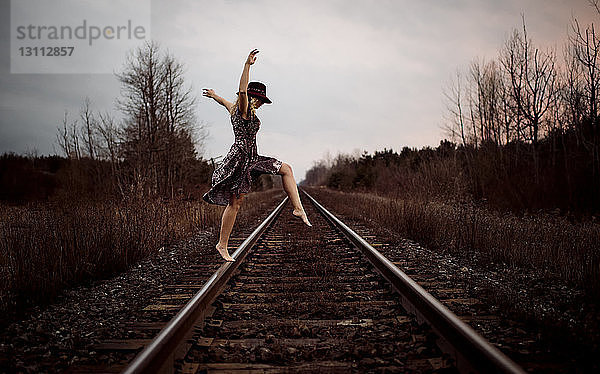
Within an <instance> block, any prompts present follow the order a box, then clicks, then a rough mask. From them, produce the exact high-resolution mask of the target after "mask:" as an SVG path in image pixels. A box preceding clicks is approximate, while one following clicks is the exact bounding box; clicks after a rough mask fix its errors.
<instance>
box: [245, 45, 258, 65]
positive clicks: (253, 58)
mask: <svg viewBox="0 0 600 374" xmlns="http://www.w3.org/2000/svg"><path fill="white" fill-rule="evenodd" d="M257 53H258V49H256V48H254V49H253V50H252V51H250V54H249V55H248V58H247V59H246V64H247V65H252V64H254V61H256V54H257Z"/></svg>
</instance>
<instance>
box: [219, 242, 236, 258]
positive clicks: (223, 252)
mask: <svg viewBox="0 0 600 374" xmlns="http://www.w3.org/2000/svg"><path fill="white" fill-rule="evenodd" d="M215 248H217V251H219V253H220V254H221V256H222V257H223V258H224V259H225V260H226V261H235V259H234V258H233V257H231V256H230V255H229V252H228V251H227V247H224V248H222V247H220V246H219V243H217V245H215Z"/></svg>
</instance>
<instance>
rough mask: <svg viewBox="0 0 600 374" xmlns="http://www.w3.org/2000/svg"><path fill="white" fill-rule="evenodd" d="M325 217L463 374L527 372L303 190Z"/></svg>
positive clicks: (521, 373) (522, 373)
mask: <svg viewBox="0 0 600 374" xmlns="http://www.w3.org/2000/svg"><path fill="white" fill-rule="evenodd" d="M300 190H301V191H302V192H303V193H304V194H305V195H306V196H307V197H308V198H309V199H310V200H311V202H312V203H313V204H314V205H315V207H317V209H318V210H319V211H320V212H321V213H322V214H323V216H325V217H326V219H327V220H328V221H329V222H330V223H332V224H333V226H334V227H337V228H338V229H339V230H340V231H341V232H342V233H343V234H344V236H346V237H347V238H348V239H349V240H350V241H351V242H352V243H354V245H355V246H356V247H357V248H358V249H360V250H361V252H362V253H363V254H365V256H366V257H367V259H368V260H369V261H370V262H371V264H372V265H373V266H374V267H375V269H377V271H378V272H379V273H380V274H381V275H382V276H383V277H384V278H385V279H387V280H388V281H389V282H390V283H391V284H392V286H393V287H394V288H395V290H396V291H397V292H398V295H399V296H400V302H401V304H402V306H403V307H404V308H405V309H406V310H407V311H409V312H412V313H414V314H415V315H416V316H417V318H418V319H419V320H420V321H426V322H427V323H428V324H429V325H430V326H431V327H432V328H433V330H434V331H436V332H437V333H438V335H439V336H440V337H441V340H440V341H438V345H439V346H440V348H441V349H442V350H443V351H444V352H446V353H448V354H450V355H451V356H452V357H453V358H454V360H455V363H456V367H457V368H458V370H459V371H460V372H462V373H472V372H475V373H520V374H524V373H525V371H524V370H523V369H522V368H521V367H520V366H519V365H518V364H517V363H515V362H514V361H513V360H511V359H510V358H509V357H507V356H506V355H505V354H504V353H502V352H501V351H500V350H499V349H498V348H496V347H494V346H493V345H492V344H490V343H489V342H488V341H486V340H485V339H484V338H483V337H482V336H481V335H479V334H478V333H477V332H476V331H475V330H473V328H471V327H470V326H469V325H467V324H466V323H464V322H463V321H461V320H460V318H458V317H457V316H456V315H455V314H454V313H452V312H451V311H450V310H449V309H448V308H446V307H445V306H444V305H443V304H442V303H441V302H439V301H438V300H437V299H435V298H434V297H433V296H431V294H429V293H428V292H427V291H425V290H424V289H423V288H422V287H421V286H420V285H419V284H417V283H416V282H415V281H413V280H412V279H411V278H410V277H409V276H408V275H406V274H405V273H404V272H403V271H402V270H400V269H399V268H398V267H397V266H396V265H394V264H393V263H392V262H390V261H389V260H388V259H387V258H385V257H384V256H383V255H382V254H381V253H379V251H377V250H376V249H374V248H373V247H372V246H371V245H370V244H369V243H368V242H367V241H366V240H364V239H363V238H362V237H360V236H359V235H358V234H357V233H355V232H354V231H353V230H352V229H350V228H349V227H348V226H347V225H345V224H344V223H343V222H342V221H340V220H339V219H338V218H337V217H335V216H334V215H333V214H331V213H330V212H329V211H328V210H327V209H325V208H324V207H323V206H322V205H321V204H319V203H318V202H317V201H316V200H315V199H314V198H313V197H312V196H310V195H309V194H308V193H307V192H306V191H305V190H304V189H300Z"/></svg>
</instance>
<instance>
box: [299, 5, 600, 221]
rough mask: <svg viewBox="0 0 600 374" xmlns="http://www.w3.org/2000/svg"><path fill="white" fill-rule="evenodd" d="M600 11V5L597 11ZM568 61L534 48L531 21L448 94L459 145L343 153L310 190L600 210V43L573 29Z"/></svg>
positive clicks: (324, 165) (587, 30)
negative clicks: (326, 188) (352, 154)
mask: <svg viewBox="0 0 600 374" xmlns="http://www.w3.org/2000/svg"><path fill="white" fill-rule="evenodd" d="M594 4H595V3H594ZM564 50H565V54H564V63H559V61H557V55H556V53H555V52H553V51H552V50H550V49H548V50H542V49H540V48H538V47H536V46H534V44H533V42H532V41H531V39H530V37H529V36H528V34H527V29H526V27H525V20H524V19H523V27H522V29H521V30H516V29H515V30H513V32H512V34H511V36H510V37H509V38H508V39H507V40H506V42H505V43H504V45H503V47H502V48H501V50H500V52H499V54H498V57H497V59H495V60H491V61H481V60H479V59H474V60H473V62H472V63H471V64H470V66H469V67H468V69H467V73H466V74H463V73H460V72H459V73H457V79H456V80H454V81H453V82H452V84H451V85H450V87H449V88H448V89H447V90H446V92H445V96H446V98H447V104H448V113H449V119H448V122H447V128H446V129H447V131H448V134H449V135H450V137H451V141H448V140H444V141H442V142H441V143H440V146H439V147H437V148H435V149H434V148H430V147H425V148H423V149H420V150H417V149H409V148H404V149H403V150H402V151H401V152H400V154H397V153H395V152H393V151H392V150H384V151H383V152H375V153H374V154H373V155H369V154H363V155H362V156H360V157H350V156H347V155H340V156H339V157H338V158H337V159H335V160H333V161H321V162H320V163H318V164H316V165H315V166H314V167H313V168H312V169H311V170H309V171H308V173H307V180H306V182H307V183H308V184H313V185H327V186H330V187H334V188H341V189H367V190H371V189H374V190H378V191H380V192H384V193H390V192H393V193H394V194H396V195H401V196H415V195H417V196H443V197H449V196H453V197H459V198H463V197H466V196H471V197H473V198H475V199H486V200H487V201H488V202H490V203H491V204H493V205H495V206H499V207H503V208H508V209H512V210H515V211H523V210H535V209H548V208H559V209H563V210H568V211H572V212H583V213H596V212H598V211H599V210H600V120H599V118H598V105H599V100H600V99H599V97H600V63H599V59H600V38H599V37H598V36H597V35H596V33H595V28H594V25H593V24H590V25H588V26H586V27H582V26H580V25H579V23H578V21H577V20H576V19H574V20H573V21H572V25H571V30H570V32H569V39H568V42H567V45H566V46H565V48H564Z"/></svg>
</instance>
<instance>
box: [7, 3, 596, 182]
mask: <svg viewBox="0 0 600 374" xmlns="http://www.w3.org/2000/svg"><path fill="white" fill-rule="evenodd" d="M19 1H25V0H19ZM90 3H92V2H90ZM0 4H1V6H0V17H2V18H1V22H0V28H1V32H0V34H1V41H0V43H1V44H0V48H1V50H2V51H3V53H2V55H1V56H0V87H1V88H0V153H3V152H8V151H14V152H17V153H22V152H26V151H34V150H36V151H37V152H38V153H39V154H53V153H55V152H56V151H58V148H57V146H56V144H55V134H56V127H57V125H58V124H60V122H61V121H62V118H63V116H64V111H65V110H67V111H68V112H69V113H70V116H71V117H72V118H75V117H76V116H77V115H78V111H79V108H80V106H81V102H82V100H83V98H84V97H85V96H88V97H89V98H90V99H91V100H92V105H93V109H94V110H95V111H103V112H104V111H107V110H108V111H111V112H114V114H115V116H117V117H119V116H120V115H119V113H118V111H117V109H116V107H115V100H116V98H117V97H119V95H120V86H119V83H118V81H117V80H116V78H115V77H114V75H111V74H11V69H10V52H9V51H10V35H11V22H10V18H11V16H10V15H11V12H10V1H7V0H1V3H0ZM94 7H96V8H98V7H105V9H104V10H103V11H104V12H105V14H110V12H117V13H119V14H120V15H122V13H124V12H123V11H121V12H118V11H117V10H115V7H114V5H113V4H111V2H110V1H104V2H94ZM117 13H115V14H117ZM521 13H524V14H525V18H526V22H527V27H528V31H529V34H530V36H531V37H532V38H533V41H534V43H536V45H538V46H541V47H543V48H555V49H556V50H557V52H558V53H559V54H560V53H561V51H562V48H563V45H564V42H565V39H566V37H567V30H568V28H569V22H570V19H571V17H572V16H575V17H577V19H578V20H579V21H580V22H581V23H584V24H587V23H589V22H592V21H593V22H595V23H597V21H598V19H599V18H600V17H599V16H598V15H596V14H595V13H594V12H593V9H592V8H590V6H589V5H588V2H587V0H504V1H496V0H485V1H484V0H444V1H442V0H438V1H433V0H420V1H414V0H412V1H404V0H395V1H383V0H382V1H359V0H350V1H348V0H344V1H341V0H340V1H337V0H336V1H328V0H319V1H316V0H314V1H294V2H290V1H270V0H263V1H247V0H244V1H240V0H228V1H214V0H211V1H196V0H187V1H183V0H175V1H172V0H170V1H167V0H163V1H159V0H153V1H151V11H150V16H151V20H150V25H151V37H152V39H154V40H156V41H158V42H159V43H160V45H161V46H162V47H163V49H168V50H169V51H170V52H171V53H172V54H173V55H174V56H175V57H176V58H177V59H178V60H179V61H181V62H182V63H183V64H184V65H185V66H186V75H185V76H186V80H187V82H188V84H189V85H190V86H191V87H192V90H193V92H194V94H195V95H196V96H197V99H198V101H197V105H196V111H197V117H198V119H199V121H200V122H201V124H203V125H204V126H205V127H206V128H207V130H208V132H209V138H208V139H207V140H206V143H205V145H204V149H203V153H202V156H203V157H205V158H210V157H216V156H224V155H225V154H226V152H227V150H228V149H229V147H230V145H231V143H232V142H233V133H232V130H231V123H230V121H229V116H228V113H227V112H226V110H225V109H224V108H223V107H221V106H220V105H218V104H217V103H216V102H214V101H213V100H211V99H208V98H206V97H203V96H202V94H201V93H202V88H205V87H207V88H213V89H215V91H216V92H217V93H218V94H219V95H221V96H223V97H225V98H226V99H228V100H230V101H233V100H234V99H235V97H236V95H235V92H236V91H237V86H238V84H239V78H240V75H241V72H242V68H243V64H244V61H245V60H246V57H247V55H248V53H249V52H250V51H251V50H252V49H253V48H257V49H259V51H260V52H259V54H258V55H257V56H258V58H257V61H256V63H255V64H254V65H253V66H252V68H251V71H250V80H259V81H262V82H264V83H266V85H267V95H268V96H269V97H270V98H271V100H272V101H273V104H271V105H263V107H262V108H261V109H260V110H259V112H258V115H259V117H260V118H261V121H262V126H261V130H260V132H259V133H258V148H259V152H260V153H261V154H265V155H269V156H273V157H277V158H279V159H281V160H283V161H286V162H288V163H290V164H291V165H292V166H293V167H294V171H295V174H296V179H297V181H300V180H302V179H303V177H304V174H305V172H306V170H307V169H309V168H310V167H311V165H312V164H313V162H314V161H316V160H319V159H322V158H324V157H326V155H328V154H329V155H331V156H334V155H335V154H337V153H338V152H345V153H352V152H361V151H363V150H367V151H369V152H373V151H374V150H378V149H383V148H384V147H387V148H392V149H394V150H400V149H401V148H402V147H403V146H410V147H422V146H425V145H431V146H435V145H437V144H439V141H440V139H442V138H443V137H444V133H443V130H442V125H443V121H444V114H445V104H444V100H443V93H442V92H443V91H442V90H443V87H444V86H446V85H447V84H448V82H449V81H450V79H451V78H452V77H453V75H454V74H455V72H456V70H457V69H464V68H465V67H466V66H467V65H468V64H469V62H470V61H471V60H472V59H473V58H475V57H480V58H486V59H492V58H495V57H496V56H497V53H498V50H499V49H500V47H501V46H502V43H503V42H504V40H506V38H507V36H508V35H509V33H510V32H511V29H512V28H514V27H519V26H520V22H521ZM13 32H14V30H13ZM107 53H109V52H107ZM110 61H111V62H110V64H113V66H112V68H111V69H109V70H110V71H118V70H119V69H121V67H122V65H123V63H124V61H125V55H124V54H121V53H114V55H110Z"/></svg>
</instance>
